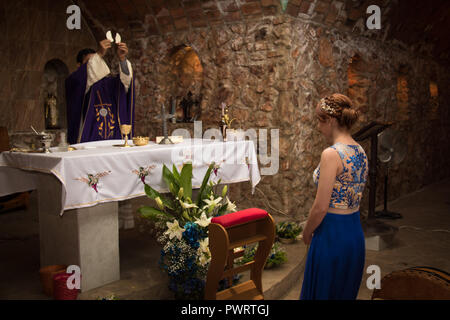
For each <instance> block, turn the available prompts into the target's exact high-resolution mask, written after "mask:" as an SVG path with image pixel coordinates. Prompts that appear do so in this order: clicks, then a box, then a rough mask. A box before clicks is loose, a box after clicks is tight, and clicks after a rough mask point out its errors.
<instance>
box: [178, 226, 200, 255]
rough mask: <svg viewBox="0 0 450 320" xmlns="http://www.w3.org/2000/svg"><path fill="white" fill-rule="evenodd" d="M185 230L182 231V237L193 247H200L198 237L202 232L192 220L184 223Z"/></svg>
mask: <svg viewBox="0 0 450 320" xmlns="http://www.w3.org/2000/svg"><path fill="white" fill-rule="evenodd" d="M184 229H185V231H184V232H183V238H184V240H186V242H187V243H188V244H189V245H190V246H191V247H192V248H194V249H198V247H200V243H199V241H198V240H199V239H200V237H201V236H202V232H201V231H200V230H199V228H198V225H197V224H196V223H193V222H186V224H185V225H184Z"/></svg>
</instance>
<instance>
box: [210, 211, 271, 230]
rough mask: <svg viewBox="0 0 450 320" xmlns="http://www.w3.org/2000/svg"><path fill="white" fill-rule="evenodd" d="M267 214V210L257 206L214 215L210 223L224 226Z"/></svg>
mask: <svg viewBox="0 0 450 320" xmlns="http://www.w3.org/2000/svg"><path fill="white" fill-rule="evenodd" d="M267 215H268V213H267V211H265V210H263V209H258V208H249V209H245V210H241V211H236V212H233V213H229V214H225V215H223V216H220V217H214V218H212V219H211V222H212V223H217V224H220V225H222V226H223V227H225V228H228V227H231V226H234V225H237V224H242V223H245V222H248V221H252V220H258V219H262V218H264V217H266V216H267Z"/></svg>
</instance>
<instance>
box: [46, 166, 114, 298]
mask: <svg viewBox="0 0 450 320" xmlns="http://www.w3.org/2000/svg"><path fill="white" fill-rule="evenodd" d="M61 192H62V185H61V183H60V181H59V180H58V179H57V178H56V177H55V176H53V175H50V174H43V173H40V174H39V178H38V203H39V204H38V211H39V232H40V258H41V267H43V266H47V265H53V264H66V265H78V266H79V267H80V268H81V291H82V292H85V291H88V290H90V289H93V288H96V287H100V286H103V285H105V284H108V283H111V282H113V281H117V280H120V263H119V219H118V203H117V202H107V203H101V204H98V205H96V206H93V207H88V208H81V209H73V210H67V211H65V212H64V215H63V216H62V217H61V216H60V215H59V213H60V209H61V202H60V201H59V200H60V199H61Z"/></svg>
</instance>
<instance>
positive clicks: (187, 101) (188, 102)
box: [180, 91, 201, 122]
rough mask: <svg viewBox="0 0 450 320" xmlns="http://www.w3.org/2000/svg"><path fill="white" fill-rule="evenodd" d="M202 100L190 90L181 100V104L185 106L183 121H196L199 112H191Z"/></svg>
mask: <svg viewBox="0 0 450 320" xmlns="http://www.w3.org/2000/svg"><path fill="white" fill-rule="evenodd" d="M200 100H201V99H194V98H193V95H192V92H191V91H189V92H188V94H187V96H186V97H184V98H183V100H181V102H180V106H181V107H182V108H183V119H182V122H194V121H195V120H196V119H197V117H198V113H194V115H193V116H192V115H191V113H192V111H193V107H194V106H198V105H199V103H200Z"/></svg>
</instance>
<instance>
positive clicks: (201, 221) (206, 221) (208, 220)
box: [195, 211, 212, 245]
mask: <svg viewBox="0 0 450 320" xmlns="http://www.w3.org/2000/svg"><path fill="white" fill-rule="evenodd" d="M211 219H212V218H208V217H207V216H206V214H205V212H204V211H203V212H202V214H201V215H200V218H197V219H196V220H195V223H196V224H198V225H199V226H200V227H203V228H205V227H207V226H208V225H209V224H210V223H211ZM206 240H208V238H206ZM200 245H201V243H200Z"/></svg>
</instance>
